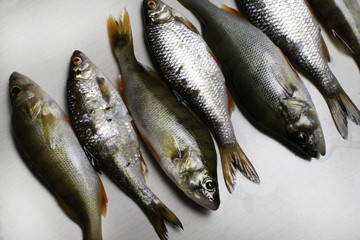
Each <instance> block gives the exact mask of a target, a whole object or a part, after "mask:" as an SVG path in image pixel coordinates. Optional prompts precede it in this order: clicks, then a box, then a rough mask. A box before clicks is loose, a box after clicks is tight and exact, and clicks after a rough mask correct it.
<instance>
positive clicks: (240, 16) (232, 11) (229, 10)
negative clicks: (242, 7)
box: [221, 4, 249, 22]
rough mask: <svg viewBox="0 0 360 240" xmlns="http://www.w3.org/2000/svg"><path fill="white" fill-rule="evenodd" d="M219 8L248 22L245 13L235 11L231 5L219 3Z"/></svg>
mask: <svg viewBox="0 0 360 240" xmlns="http://www.w3.org/2000/svg"><path fill="white" fill-rule="evenodd" d="M221 8H222V9H223V10H224V11H225V12H227V13H229V14H231V15H233V16H235V17H238V18H241V19H242V20H245V21H247V22H249V19H248V18H247V17H246V16H245V15H243V14H242V13H240V12H239V11H237V10H236V9H234V8H231V7H229V6H226V5H225V4H222V5H221Z"/></svg>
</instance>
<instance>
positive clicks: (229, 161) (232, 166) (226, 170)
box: [219, 143, 260, 193]
mask: <svg viewBox="0 0 360 240" xmlns="http://www.w3.org/2000/svg"><path fill="white" fill-rule="evenodd" d="M219 150H220V156H221V164H222V169H223V175H224V179H225V184H226V187H227V189H228V191H229V192H230V193H231V192H233V190H234V186H235V175H236V174H235V171H236V169H238V170H240V172H241V173H242V174H243V175H244V176H245V177H246V178H248V179H249V180H251V181H253V182H255V183H259V182H260V179H259V176H258V174H257V173H256V170H255V168H254V167H253V165H252V164H251V162H250V161H249V159H248V158H247V157H246V155H245V153H244V152H243V151H242V149H241V148H240V146H239V144H238V143H236V144H235V145H233V146H229V147H222V148H221V147H220V148H219Z"/></svg>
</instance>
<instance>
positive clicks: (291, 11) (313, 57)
mask: <svg viewBox="0 0 360 240" xmlns="http://www.w3.org/2000/svg"><path fill="white" fill-rule="evenodd" d="M239 2H241V3H242V6H243V7H244V9H245V10H246V12H247V15H248V17H249V19H250V21H251V22H252V23H253V24H254V25H255V26H257V27H258V28H259V29H261V30H262V31H263V32H264V33H266V35H267V36H268V37H269V38H270V39H272V40H273V41H274V43H275V44H276V45H277V46H279V47H280V48H281V50H282V51H283V52H284V53H285V55H286V56H287V57H288V58H289V59H290V60H292V62H294V63H295V65H297V66H298V67H299V68H300V69H301V70H302V71H304V72H305V73H306V74H307V75H308V76H309V78H310V79H311V80H312V82H313V83H314V84H315V86H316V87H317V89H318V90H319V91H320V92H321V94H322V95H323V97H324V98H325V100H326V102H327V104H328V106H329V109H330V112H331V114H332V117H333V120H334V122H335V125H336V127H337V129H338V131H339V132H340V134H341V136H342V137H343V138H345V139H346V138H347V135H348V128H347V118H349V119H350V120H352V121H353V122H354V123H356V124H357V125H359V124H360V112H359V110H358V109H357V107H356V106H355V104H354V103H353V102H352V101H351V100H350V98H349V97H348V96H347V94H346V93H345V92H344V90H343V89H342V87H341V86H340V84H339V82H338V80H337V79H336V77H335V76H334V74H333V73H332V72H331V70H330V68H329V66H328V64H327V62H326V59H325V58H328V56H329V54H328V52H327V50H326V48H325V47H324V45H325V44H324V42H323V40H322V37H321V34H320V26H319V24H318V23H317V22H316V20H315V19H314V17H313V16H312V14H311V12H310V10H309V8H308V6H307V5H306V4H305V2H304V1H303V0H300V1H299V0H260V1H259V0H239Z"/></svg>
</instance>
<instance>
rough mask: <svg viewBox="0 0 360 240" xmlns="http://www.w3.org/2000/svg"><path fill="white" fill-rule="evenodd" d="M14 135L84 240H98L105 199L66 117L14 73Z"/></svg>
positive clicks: (27, 82) (44, 94)
mask: <svg viewBox="0 0 360 240" xmlns="http://www.w3.org/2000/svg"><path fill="white" fill-rule="evenodd" d="M9 90H10V99H11V105H12V130H13V133H14V136H15V139H16V141H17V143H18V145H19V146H20V148H21V150H22V151H23V152H24V153H25V155H26V158H27V159H26V160H27V161H28V162H29V165H30V166H31V168H32V169H33V170H34V171H35V173H36V174H37V175H38V176H39V177H40V178H41V179H42V181H44V182H45V183H46V184H47V186H48V187H49V189H50V190H51V191H52V193H53V194H54V195H55V197H56V199H57V200H58V202H59V204H60V205H61V207H62V208H63V209H64V211H65V212H66V213H67V214H68V215H69V217H70V218H72V219H73V220H74V221H75V222H77V223H78V224H79V225H80V226H81V227H82V229H83V238H84V240H100V239H102V233H101V214H102V213H103V214H104V215H105V214H106V203H107V199H106V194H105V192H104V189H103V187H102V183H101V181H100V179H99V177H98V176H97V175H96V173H95V171H94V170H93V168H92V166H91V165H90V164H89V161H88V159H87V157H86V155H85V153H84V152H83V149H82V148H81V146H80V144H79V142H78V140H77V139H76V136H75V134H74V132H73V131H72V129H71V126H70V124H69V122H68V118H67V116H66V115H65V113H64V112H63V111H62V110H61V109H60V107H59V106H58V105H57V104H56V103H55V101H54V100H53V99H52V98H51V97H50V96H48V95H47V94H46V93H45V92H44V91H43V90H42V89H41V88H40V87H39V86H38V85H37V84H36V83H35V82H34V81H32V80H31V79H30V78H28V77H26V76H24V75H22V74H20V73H17V72H14V73H13V74H12V75H11V76H10V80H9Z"/></svg>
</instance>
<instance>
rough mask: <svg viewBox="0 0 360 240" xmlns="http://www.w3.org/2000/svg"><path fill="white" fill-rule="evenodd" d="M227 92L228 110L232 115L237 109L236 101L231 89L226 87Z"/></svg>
mask: <svg viewBox="0 0 360 240" xmlns="http://www.w3.org/2000/svg"><path fill="white" fill-rule="evenodd" d="M226 92H227V96H228V111H229V115H230V116H231V114H232V113H233V112H234V110H235V101H234V98H233V97H232V95H231V93H230V91H229V89H227V88H226Z"/></svg>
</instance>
